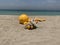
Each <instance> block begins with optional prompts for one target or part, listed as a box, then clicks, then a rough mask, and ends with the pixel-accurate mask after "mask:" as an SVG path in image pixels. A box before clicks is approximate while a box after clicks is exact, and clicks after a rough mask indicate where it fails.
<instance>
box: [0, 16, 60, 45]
mask: <svg viewBox="0 0 60 45" xmlns="http://www.w3.org/2000/svg"><path fill="white" fill-rule="evenodd" d="M34 17H41V18H46V21H45V22H40V23H38V24H37V26H38V28H37V29H34V30H26V29H24V26H23V25H20V24H19V22H18V16H16V15H15V16H14V15H0V45H60V16H30V18H34Z"/></svg>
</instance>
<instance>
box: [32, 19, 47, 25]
mask: <svg viewBox="0 0 60 45" xmlns="http://www.w3.org/2000/svg"><path fill="white" fill-rule="evenodd" d="M33 21H35V23H36V24H37V23H38V22H43V21H46V19H44V18H35V19H34V20H33Z"/></svg>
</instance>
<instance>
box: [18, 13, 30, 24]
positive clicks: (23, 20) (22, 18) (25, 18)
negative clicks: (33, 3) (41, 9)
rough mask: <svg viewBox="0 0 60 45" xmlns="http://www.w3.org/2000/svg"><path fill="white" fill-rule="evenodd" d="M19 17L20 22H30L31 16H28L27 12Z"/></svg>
mask: <svg viewBox="0 0 60 45" xmlns="http://www.w3.org/2000/svg"><path fill="white" fill-rule="evenodd" d="M18 19H19V23H21V24H24V22H28V20H29V17H28V16H27V14H21V15H20V16H19V18H18Z"/></svg>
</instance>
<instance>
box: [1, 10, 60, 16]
mask: <svg viewBox="0 0 60 45" xmlns="http://www.w3.org/2000/svg"><path fill="white" fill-rule="evenodd" d="M23 13H25V14H28V15H60V11H32V10H30V11H25V10H23V11H22V10H0V15H20V14H23Z"/></svg>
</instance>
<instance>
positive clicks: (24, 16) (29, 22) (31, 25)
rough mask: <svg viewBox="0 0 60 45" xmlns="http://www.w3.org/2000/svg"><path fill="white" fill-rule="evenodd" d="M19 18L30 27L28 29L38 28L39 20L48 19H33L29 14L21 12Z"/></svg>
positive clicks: (25, 25)
mask: <svg viewBox="0 0 60 45" xmlns="http://www.w3.org/2000/svg"><path fill="white" fill-rule="evenodd" d="M18 20H19V23H20V24H23V25H24V28H25V29H28V30H32V29H36V28H37V25H35V24H37V23H38V22H43V21H46V19H44V18H34V19H31V18H29V17H28V16H27V14H21V15H20V16H19V17H18Z"/></svg>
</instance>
